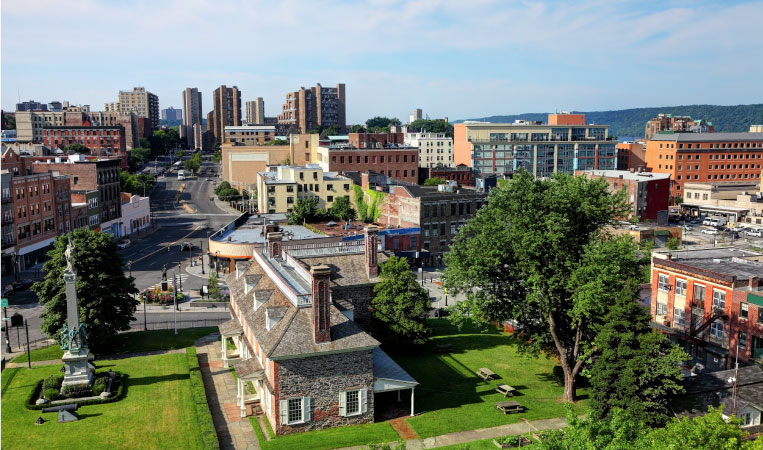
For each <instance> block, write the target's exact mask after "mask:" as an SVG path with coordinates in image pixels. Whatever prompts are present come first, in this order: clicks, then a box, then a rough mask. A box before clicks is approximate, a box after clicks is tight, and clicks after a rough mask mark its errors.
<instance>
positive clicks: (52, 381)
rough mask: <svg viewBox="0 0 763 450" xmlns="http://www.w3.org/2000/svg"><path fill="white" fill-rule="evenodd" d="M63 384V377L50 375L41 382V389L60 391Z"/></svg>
mask: <svg viewBox="0 0 763 450" xmlns="http://www.w3.org/2000/svg"><path fill="white" fill-rule="evenodd" d="M63 382H64V376H63V375H51V376H49V377H47V378H45V379H44V380H43V381H42V389H43V390H45V389H60V388H61V384H62V383H63ZM46 397H47V396H46Z"/></svg>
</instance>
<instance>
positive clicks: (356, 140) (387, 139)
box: [348, 133, 404, 148]
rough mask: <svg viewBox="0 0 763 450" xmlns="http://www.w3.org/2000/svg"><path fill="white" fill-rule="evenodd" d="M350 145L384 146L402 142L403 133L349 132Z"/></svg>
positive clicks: (356, 146) (357, 146)
mask: <svg viewBox="0 0 763 450" xmlns="http://www.w3.org/2000/svg"><path fill="white" fill-rule="evenodd" d="M348 137H349V142H350V145H352V146H353V147H355V148H385V147H390V146H395V145H400V146H402V145H403V144H404V134H403V133H350V134H349V135H348Z"/></svg>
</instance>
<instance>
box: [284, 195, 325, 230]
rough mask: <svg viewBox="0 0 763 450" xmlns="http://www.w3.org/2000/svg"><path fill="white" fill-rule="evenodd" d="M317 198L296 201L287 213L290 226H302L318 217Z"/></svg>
mask: <svg viewBox="0 0 763 450" xmlns="http://www.w3.org/2000/svg"><path fill="white" fill-rule="evenodd" d="M318 201H319V200H318V197H306V198H300V199H297V201H296V202H295V203H294V208H292V210H291V212H290V213H289V224H290V225H302V224H303V223H307V222H312V221H314V220H315V219H316V218H317V217H318V215H319V214H318Z"/></svg>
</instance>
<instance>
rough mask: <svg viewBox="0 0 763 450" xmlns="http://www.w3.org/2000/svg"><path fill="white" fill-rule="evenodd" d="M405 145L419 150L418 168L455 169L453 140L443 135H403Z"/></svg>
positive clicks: (425, 133)
mask: <svg viewBox="0 0 763 450" xmlns="http://www.w3.org/2000/svg"><path fill="white" fill-rule="evenodd" d="M403 139H404V143H405V145H408V146H411V147H417V148H418V149H419V167H427V168H432V167H437V166H445V167H455V165H454V164H453V138H450V137H447V136H446V135H445V133H427V132H421V133H405V136H404V138H403Z"/></svg>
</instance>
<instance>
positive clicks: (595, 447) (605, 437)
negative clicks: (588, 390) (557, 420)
mask: <svg viewBox="0 0 763 450" xmlns="http://www.w3.org/2000/svg"><path fill="white" fill-rule="evenodd" d="M565 409H566V410H567V424H568V426H567V427H566V428H563V429H561V430H554V431H550V432H548V434H547V436H546V437H545V438H544V439H542V440H541V442H540V443H539V444H538V447H539V448H540V449H542V450H626V449H644V450H646V447H644V446H643V445H641V444H640V442H643V441H642V440H643V439H645V438H646V436H647V434H648V432H649V428H647V427H645V426H644V425H643V424H642V423H640V422H639V421H638V420H636V418H635V417H633V416H632V415H631V414H630V413H629V412H627V411H623V410H620V409H618V410H615V411H613V412H612V414H611V415H610V416H609V417H607V418H606V419H599V420H594V419H590V418H589V419H586V420H583V419H580V418H579V417H578V416H577V415H576V414H575V413H574V411H573V410H572V407H571V406H570V405H569V404H568V405H565Z"/></svg>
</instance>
